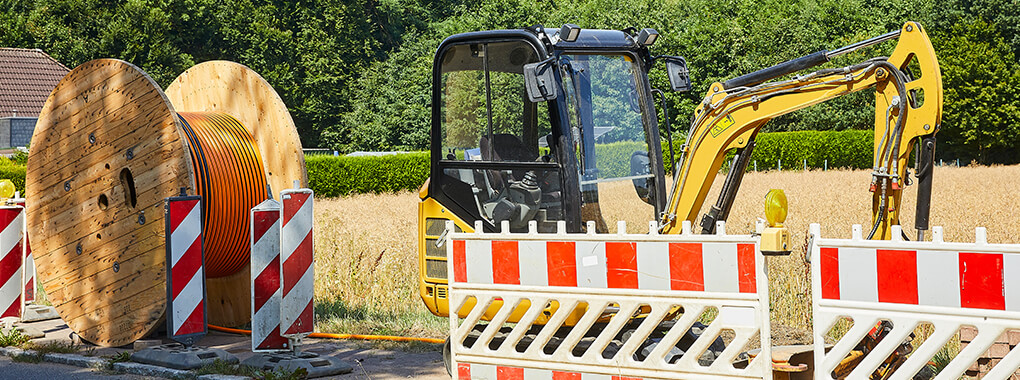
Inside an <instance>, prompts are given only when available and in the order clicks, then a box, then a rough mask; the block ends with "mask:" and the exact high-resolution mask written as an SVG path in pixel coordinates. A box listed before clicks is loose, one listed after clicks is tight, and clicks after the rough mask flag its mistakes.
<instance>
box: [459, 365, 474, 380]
mask: <svg viewBox="0 0 1020 380" xmlns="http://www.w3.org/2000/svg"><path fill="white" fill-rule="evenodd" d="M457 377H458V378H460V379H462V380H471V365H470V364H466V363H457Z"/></svg>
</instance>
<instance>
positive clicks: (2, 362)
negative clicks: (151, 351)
mask: <svg viewBox="0 0 1020 380" xmlns="http://www.w3.org/2000/svg"><path fill="white" fill-rule="evenodd" d="M0 379H18V380H21V379H24V380H29V379H42V380H93V379H96V380H115V379H118V380H119V379H130V380H142V379H149V378H147V377H143V376H135V375H121V374H117V375H112V374H106V373H103V372H101V371H97V370H93V369H88V368H79V367H72V366H69V365H63V364H55V363H48V362H41V363H18V362H14V361H11V358H9V357H6V356H0Z"/></svg>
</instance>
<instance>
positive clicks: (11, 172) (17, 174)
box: [0, 157, 25, 195]
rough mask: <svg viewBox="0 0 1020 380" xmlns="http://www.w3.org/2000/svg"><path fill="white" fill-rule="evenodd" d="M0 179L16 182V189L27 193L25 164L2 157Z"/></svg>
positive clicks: (0, 159)
mask: <svg viewBox="0 0 1020 380" xmlns="http://www.w3.org/2000/svg"><path fill="white" fill-rule="evenodd" d="M0 179H9V180H11V182H14V189H15V190H17V191H20V192H21V194H22V195H24V194H25V164H23V163H22V164H18V163H16V162H14V161H11V160H10V159H8V158H4V157H0Z"/></svg>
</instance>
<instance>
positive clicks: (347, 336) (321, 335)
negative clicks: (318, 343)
mask: <svg viewBox="0 0 1020 380" xmlns="http://www.w3.org/2000/svg"><path fill="white" fill-rule="evenodd" d="M209 329H211V330H216V331H219V332H225V333H231V334H242V335H251V330H244V329H232V328H229V327H221V326H216V325H209ZM308 337H309V338H319V339H361V340H388V341H393V342H423V343H434V344H443V343H444V342H445V341H444V340H443V339H436V338H416V337H410V336H392V335H359V334H331V333H311V334H309V335H308Z"/></svg>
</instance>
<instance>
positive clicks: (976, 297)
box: [960, 252, 1006, 310]
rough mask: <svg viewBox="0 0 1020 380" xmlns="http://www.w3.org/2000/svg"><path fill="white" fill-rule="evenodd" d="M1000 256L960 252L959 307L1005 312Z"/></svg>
mask: <svg viewBox="0 0 1020 380" xmlns="http://www.w3.org/2000/svg"><path fill="white" fill-rule="evenodd" d="M1002 289H1003V279H1002V254H991V253H971V252H960V306H961V307H967V308H974V309H993V310H1005V308H1006V298H1005V296H1004V295H1003V292H1002Z"/></svg>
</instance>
